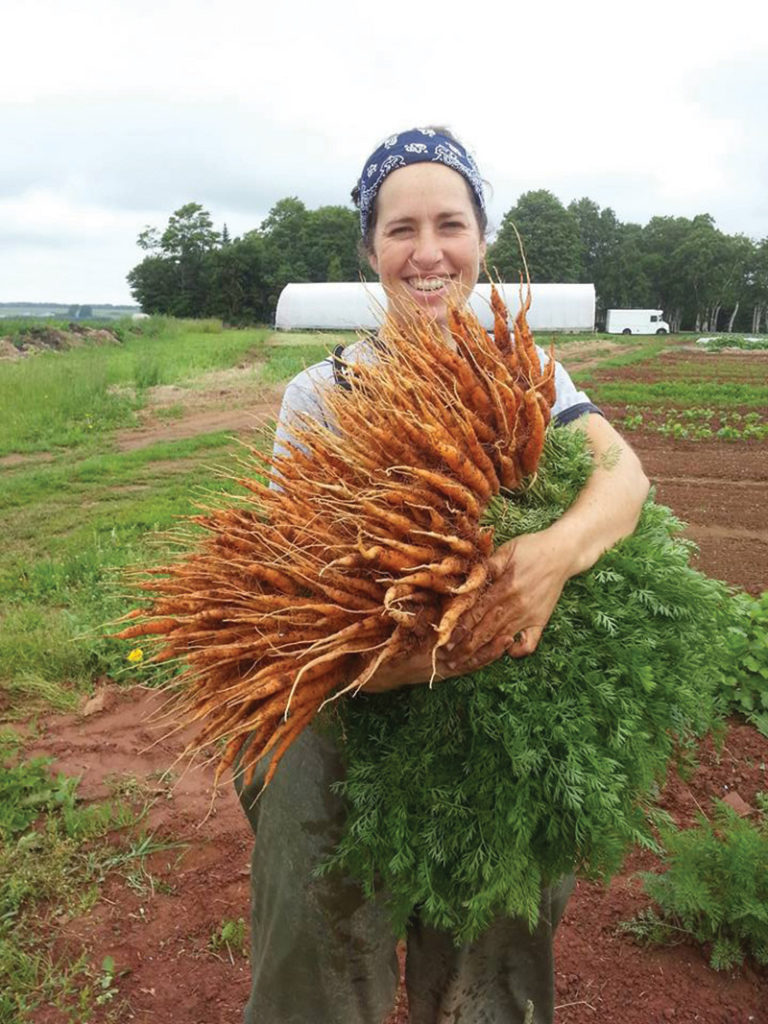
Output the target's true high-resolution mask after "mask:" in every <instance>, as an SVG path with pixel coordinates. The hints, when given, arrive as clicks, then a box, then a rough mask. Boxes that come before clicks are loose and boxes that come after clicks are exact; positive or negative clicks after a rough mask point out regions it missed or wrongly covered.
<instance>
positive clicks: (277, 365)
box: [262, 338, 338, 384]
mask: <svg viewBox="0 0 768 1024" xmlns="http://www.w3.org/2000/svg"><path fill="white" fill-rule="evenodd" d="M337 344H338V342H337V341H335V339H333V338H328V339H326V340H323V341H319V342H318V341H308V342H306V343H304V344H293V345H290V346H288V345H285V346H280V347H278V348H270V349H269V350H268V353H267V364H266V366H265V368H264V370H263V374H262V380H263V381H264V383H265V384H276V383H278V382H280V381H287V380H290V379H291V378H292V377H295V376H296V374H297V373H299V372H300V371H301V370H303V369H304V368H305V367H307V366H312V364H313V363H319V362H321V361H322V360H323V359H325V357H326V356H327V355H328V353H329V352H331V351H333V349H334V348H335V347H336V345H337Z"/></svg>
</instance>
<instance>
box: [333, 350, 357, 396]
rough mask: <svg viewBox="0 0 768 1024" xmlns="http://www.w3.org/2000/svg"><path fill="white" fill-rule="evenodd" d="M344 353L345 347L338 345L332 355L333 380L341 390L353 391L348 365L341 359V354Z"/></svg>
mask: <svg viewBox="0 0 768 1024" xmlns="http://www.w3.org/2000/svg"><path fill="white" fill-rule="evenodd" d="M343 351H344V346H343V345H337V346H336V348H335V349H334V350H333V352H332V353H331V366H332V367H333V379H334V381H335V382H336V384H337V385H338V386H339V387H340V388H344V390H345V391H351V390H352V385H351V384H350V383H349V380H348V379H347V373H346V370H347V364H346V362H345V361H344V360H343V359H342V358H341V354H342V352H343Z"/></svg>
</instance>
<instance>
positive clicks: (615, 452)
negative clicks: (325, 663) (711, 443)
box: [366, 413, 649, 691]
mask: <svg viewBox="0 0 768 1024" xmlns="http://www.w3.org/2000/svg"><path fill="white" fill-rule="evenodd" d="M561 429H577V430H578V429H583V430H586V433H587V436H588V438H589V442H590V446H591V448H592V450H593V452H594V454H595V462H596V466H595V469H594V472H593V473H592V475H591V477H590V478H589V480H588V482H587V484H586V486H585V487H584V489H583V491H582V492H581V494H580V495H579V497H578V498H577V500H576V501H575V502H574V503H573V505H572V506H571V507H570V508H569V509H568V511H567V512H566V513H565V514H564V515H563V516H562V517H561V518H560V519H559V520H558V521H557V522H556V523H554V524H553V525H552V526H550V527H549V528H548V529H546V530H542V531H541V532H539V533H530V534H525V535H523V536H521V537H517V538H516V539H515V540H512V541H509V542H508V543H507V544H503V545H502V546H501V547H499V548H498V549H497V550H496V551H495V552H494V554H493V555H492V556H491V558H490V560H489V561H490V567H491V578H492V583H491V585H490V586H489V587H488V588H487V589H486V591H485V593H484V594H483V595H482V597H481V598H480V599H479V600H478V602H477V604H476V605H475V606H474V608H472V609H471V610H470V611H469V612H467V613H466V614H465V615H464V616H463V617H462V618H461V620H460V621H459V623H458V625H457V626H456V629H455V630H454V632H453V636H452V638H451V641H450V642H449V644H448V645H447V649H446V650H445V651H440V652H439V657H438V660H437V666H436V667H437V674H436V678H438V679H446V678H450V677H452V676H457V675H463V674H465V673H468V672H474V671H476V670H477V669H479V668H482V666H483V665H487V664H489V663H490V662H492V661H495V660H496V659H497V658H500V657H501V655H502V654H503V653H504V651H508V652H509V653H510V654H511V655H512V657H518V658H519V657H523V656H524V655H526V654H531V653H532V652H533V651H535V650H536V647H537V645H538V642H539V639H540V638H541V634H542V632H543V630H544V627H545V626H546V624H547V622H548V621H549V617H550V615H551V614H552V610H553V609H554V607H555V605H556V604H557V601H558V599H559V597H560V594H561V592H562V589H563V587H564V586H565V583H566V581H567V580H568V579H570V577H571V576H576V575H577V574H578V573H580V572H584V571H585V570H587V569H589V568H591V567H592V566H593V565H594V564H595V562H596V561H597V560H598V558H600V556H601V555H602V554H603V552H604V551H607V550H608V548H610V547H612V546H613V545H614V544H615V543H616V542H617V541H619V540H621V538H622V537H626V536H628V535H629V534H630V533H632V531H633V530H634V528H635V526H636V525H637V520H638V518H639V516H640V511H641V509H642V506H643V502H644V501H645V498H646V496H647V494H648V486H649V484H648V478H647V477H646V475H645V473H644V472H643V469H642V466H641V465H640V461H639V459H638V458H637V456H636V455H635V453H634V452H633V451H632V449H631V448H630V446H629V445H628V444H627V442H626V441H625V440H624V439H623V438H622V437H621V435H620V434H618V433H617V432H616V431H615V430H614V429H613V427H612V426H611V425H610V424H609V423H608V421H607V420H605V419H604V418H603V417H602V416H599V415H597V414H595V413H593V414H590V415H589V416H586V417H584V418H582V419H581V420H578V421H576V423H574V424H573V426H572V427H564V428H561ZM431 675H432V662H431V658H430V657H429V655H428V654H426V653H425V652H415V653H414V654H413V655H411V656H410V657H409V658H407V659H402V660H401V661H399V662H397V663H393V664H391V665H386V666H384V667H383V668H382V669H381V670H380V671H379V672H377V673H376V675H375V676H374V677H373V679H372V680H371V681H370V683H369V684H368V685H367V686H366V689H369V690H376V691H378V690H388V689H395V688H397V687H400V686H404V685H407V684H414V683H423V682H426V681H428V680H429V678H430V677H431Z"/></svg>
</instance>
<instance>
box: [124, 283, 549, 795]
mask: <svg viewBox="0 0 768 1024" xmlns="http://www.w3.org/2000/svg"><path fill="white" fill-rule="evenodd" d="M529 305H530V293H529V294H528V296H527V298H526V301H525V302H524V303H521V309H520V312H519V313H518V315H517V317H516V319H515V321H514V324H513V330H512V332H510V330H509V326H508V321H507V310H506V307H505V305H504V303H503V301H502V299H501V297H500V296H499V294H498V293H497V292H496V290H495V289H494V291H493V294H492V308H493V313H494V333H493V336H491V335H489V334H488V333H487V332H486V331H485V330H484V329H483V328H482V326H481V325H480V324H479V322H478V321H477V319H476V318H475V317H474V316H473V315H472V314H471V313H469V312H467V311H462V310H458V309H453V310H452V311H451V312H450V319H449V326H450V333H451V336H452V338H453V345H451V344H449V343H447V341H446V338H445V337H444V335H443V334H442V332H441V330H440V328H439V327H438V326H437V325H435V324H432V323H429V322H427V321H426V320H424V319H419V318H414V319H413V321H412V322H411V323H409V324H408V325H407V326H398V325H396V324H395V323H392V322H388V323H387V324H386V326H385V330H384V332H383V335H382V337H384V338H385V339H386V340H385V343H384V344H383V345H382V346H379V351H378V353H377V358H376V361H375V362H373V363H371V364H367V363H365V364H359V363H358V364H355V365H354V366H353V365H348V366H347V372H346V376H347V380H348V382H349V389H348V390H347V389H345V388H340V387H333V388H330V387H329V389H328V391H327V392H326V393H324V395H323V402H324V406H325V410H326V412H327V418H328V423H329V424H330V426H324V425H322V424H319V423H318V422H316V421H315V420H311V419H306V420H301V419H299V421H298V422H297V423H296V424H291V436H292V438H293V443H289V444H288V445H287V448H286V452H285V453H284V454H281V455H276V456H273V457H271V458H270V457H266V456H264V455H262V454H261V453H259V452H258V451H256V450H252V456H253V458H254V460H255V463H254V468H255V469H256V471H257V473H258V475H259V476H260V477H261V479H256V478H255V474H254V477H248V478H244V479H241V480H239V481H238V482H239V483H240V484H241V485H242V486H243V487H244V488H245V489H246V492H247V493H246V494H245V495H244V496H243V497H242V499H241V500H240V501H239V502H237V503H236V504H235V505H234V506H233V507H228V508H221V509H219V510H215V511H212V512H208V513H206V514H201V515H198V516H195V517H193V521H194V522H195V523H197V524H198V525H199V526H201V527H203V529H204V531H205V535H204V537H203V538H202V542H201V543H200V544H199V545H198V548H197V550H195V551H194V552H193V553H190V554H187V555H185V556H184V557H182V558H181V559H180V560H179V561H176V562H174V563H172V564H170V565H165V566H160V567H157V568H155V569H153V570H150V571H149V573H148V574H146V576H145V577H144V578H143V579H142V580H141V582H140V583H139V586H140V587H141V588H142V589H143V590H144V591H146V592H147V593H148V595H149V603H148V604H145V606H144V607H142V608H139V609H137V610H135V611H133V612H131V613H130V614H129V616H127V618H128V619H129V620H130V621H131V624H130V625H128V626H127V627H126V628H124V629H123V630H122V632H120V633H118V634H117V635H118V636H119V637H120V638H122V639H133V638H135V637H153V638H154V641H155V645H156V650H155V653H154V655H153V659H152V660H154V661H155V662H163V661H168V660H170V659H181V660H182V661H183V663H184V668H183V672H182V673H181V675H180V677H178V679H177V680H176V683H177V684H178V686H177V687H176V698H175V699H176V701H177V703H178V706H177V707H176V708H175V710H174V713H175V714H177V715H180V717H181V720H183V721H186V722H195V723H199V726H200V728H199V733H198V736H197V739H196V741H195V744H194V746H195V748H196V749H197V748H204V749H219V748H220V746H221V741H222V740H224V741H225V745H224V748H223V754H222V755H221V757H220V759H219V763H218V766H217V771H216V779H217V780H218V779H219V778H220V776H221V774H222V772H223V771H224V770H225V769H226V768H227V767H228V766H229V765H231V764H232V763H233V761H234V760H235V758H236V757H237V755H238V753H239V752H240V751H241V749H243V747H244V745H246V744H247V748H246V749H245V751H244V758H243V761H242V762H241V765H240V768H241V770H242V771H243V772H244V775H245V781H246V783H247V782H250V781H251V779H252V777H253V773H254V771H255V767H256V764H257V763H258V761H260V760H261V759H262V758H263V757H265V756H266V755H267V754H269V753H272V760H271V763H270V765H269V770H268V772H267V773H266V776H265V781H264V786H265V787H266V786H267V785H268V784H269V781H270V780H271V778H272V776H273V775H274V772H275V770H276V768H277V766H278V764H279V762H280V759H281V758H282V756H283V755H284V754H285V752H286V750H287V749H288V748H289V746H290V744H291V743H292V742H293V741H294V740H295V739H296V737H297V736H298V735H299V734H300V733H301V731H302V730H303V729H304V728H305V727H306V726H307V725H308V724H309V723H310V722H311V721H312V719H313V717H314V716H315V715H316V714H317V712H318V710H319V709H320V708H321V707H322V706H323V704H324V703H326V702H327V701H328V700H329V699H332V698H335V697H337V696H339V695H341V694H344V693H348V692H351V691H356V690H358V689H360V688H361V687H363V686H365V684H366V682H367V681H368V680H369V679H370V678H371V677H372V676H373V674H374V673H375V672H376V671H377V669H378V668H379V667H380V666H381V665H383V664H384V663H386V662H388V661H390V660H391V659H394V658H399V657H402V656H404V655H407V654H408V652H409V651H410V650H412V649H414V648H415V647H417V646H419V647H422V648H423V647H424V646H425V645H430V646H431V649H432V652H433V661H434V657H435V655H436V653H437V651H438V650H439V649H440V648H441V647H442V646H443V645H445V644H446V643H447V642H448V640H449V639H450V636H451V632H452V630H453V628H454V626H455V625H456V623H457V622H458V620H459V618H460V617H461V615H462V614H463V613H464V612H465V611H467V610H468V609H469V608H470V607H471V606H472V604H473V603H474V602H475V601H476V600H477V598H478V596H479V595H480V593H481V592H482V590H483V587H484V586H485V584H486V582H487V558H488V555H489V554H490V552H491V550H492V548H493V531H492V529H491V528H489V527H486V526H484V525H483V512H484V510H485V508H486V506H487V504H488V502H489V500H490V499H491V498H492V497H493V496H494V495H497V494H499V493H500V492H501V491H502V490H514V489H516V488H519V487H521V486H522V485H523V483H524V481H525V480H526V479H527V478H530V477H531V476H532V475H533V474H535V472H536V467H537V464H538V461H539V457H540V455H541V451H542V447H543V444H544V436H545V431H546V428H547V425H548V423H549V419H550V415H551V406H552V404H553V403H554V399H555V389H554V369H555V363H554V358H553V355H552V353H550V359H549V361H548V362H547V363H546V365H545V366H544V367H543V368H542V366H541V364H540V360H539V357H538V353H537V351H536V347H535V345H534V341H533V337H532V335H531V332H530V329H529V327H528V324H527V320H526V312H527V310H528V308H529ZM262 480H263V481H265V482H262Z"/></svg>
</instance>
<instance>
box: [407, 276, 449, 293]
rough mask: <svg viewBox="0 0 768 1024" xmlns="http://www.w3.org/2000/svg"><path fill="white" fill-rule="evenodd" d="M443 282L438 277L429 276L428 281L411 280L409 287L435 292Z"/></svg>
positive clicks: (419, 290)
mask: <svg viewBox="0 0 768 1024" xmlns="http://www.w3.org/2000/svg"><path fill="white" fill-rule="evenodd" d="M444 284H445V281H443V279H442V278H440V277H433V278H430V279H429V280H428V281H411V287H413V288H415V289H416V291H418V292H437V291H440V289H441V288H442V287H443V285H444Z"/></svg>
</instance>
